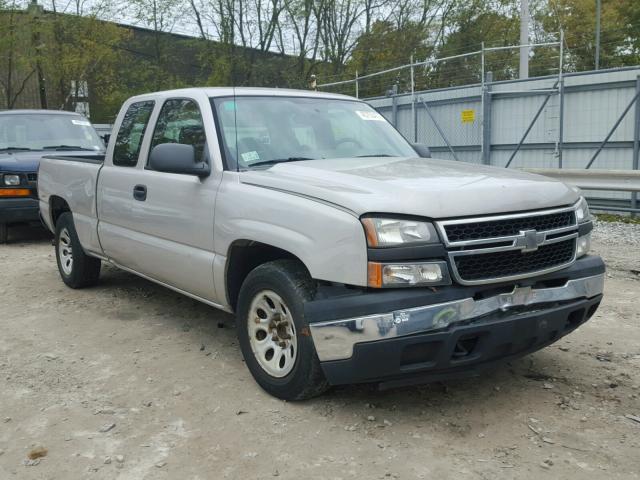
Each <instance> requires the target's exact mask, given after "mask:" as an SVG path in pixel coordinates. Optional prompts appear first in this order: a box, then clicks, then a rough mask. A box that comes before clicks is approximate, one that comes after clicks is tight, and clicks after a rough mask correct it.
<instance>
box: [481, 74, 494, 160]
mask: <svg viewBox="0 0 640 480" xmlns="http://www.w3.org/2000/svg"><path fill="white" fill-rule="evenodd" d="M486 75H487V81H486V83H485V84H484V88H483V90H482V163H484V164H485V165H491V82H493V72H487V74H486Z"/></svg>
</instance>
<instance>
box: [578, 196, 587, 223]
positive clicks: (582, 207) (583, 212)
mask: <svg viewBox="0 0 640 480" xmlns="http://www.w3.org/2000/svg"><path fill="white" fill-rule="evenodd" d="M576 220H577V221H578V223H585V222H588V221H589V220H591V213H589V205H588V204H587V201H586V200H585V198H584V197H580V202H579V203H578V206H577V207H576Z"/></svg>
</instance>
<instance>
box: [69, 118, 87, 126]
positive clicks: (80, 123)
mask: <svg viewBox="0 0 640 480" xmlns="http://www.w3.org/2000/svg"><path fill="white" fill-rule="evenodd" d="M71 123H73V124H74V125H81V126H83V127H90V126H91V122H88V121H87V120H71Z"/></svg>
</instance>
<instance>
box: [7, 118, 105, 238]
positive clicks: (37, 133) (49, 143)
mask: <svg viewBox="0 0 640 480" xmlns="http://www.w3.org/2000/svg"><path fill="white" fill-rule="evenodd" d="M87 151H91V152H103V151H104V143H103V142H102V140H101V139H100V137H99V136H98V134H97V133H96V131H95V130H94V128H93V126H92V125H91V123H90V122H89V121H88V120H87V119H86V118H85V117H83V116H82V115H80V114H78V113H72V112H63V111H57V110H7V111H3V112H0V243H5V242H6V241H7V237H8V230H9V225H12V224H17V223H31V222H39V221H40V212H39V208H38V192H37V181H38V166H39V165H40V159H41V158H42V157H43V156H45V155H55V153H54V152H64V155H65V156H73V155H86V154H87Z"/></svg>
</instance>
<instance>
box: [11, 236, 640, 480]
mask: <svg viewBox="0 0 640 480" xmlns="http://www.w3.org/2000/svg"><path fill="white" fill-rule="evenodd" d="M607 229H613V230H611V232H609V230H607ZM595 234H596V239H595V245H594V249H595V251H596V252H598V253H600V254H601V255H603V256H604V258H605V259H606V261H607V264H608V266H609V271H608V279H607V284H606V297H605V301H604V302H603V305H602V307H601V309H600V310H599V312H598V314H597V315H596V316H595V317H594V318H593V319H592V320H591V321H590V322H589V323H587V324H586V325H584V326H583V327H581V328H580V329H579V330H578V331H577V332H575V333H574V334H572V335H570V336H569V337H567V338H565V339H564V340H562V341H560V342H559V343H556V344H555V345H553V346H551V347H549V348H547V349H545V350H543V351H541V352H538V353H536V354H534V355H531V356H529V357H526V358H524V359H522V360H519V361H516V362H514V363H512V364H511V365H505V366H504V367H503V368H500V369H499V370H497V371H495V372H493V373H491V374H489V375H487V376H485V377H484V378H480V379H474V380H466V381H458V382H450V383H447V384H434V385H429V386H424V387H413V388H405V389H400V390H393V391H388V392H383V393H380V392H377V391H376V390H375V389H373V388H371V387H366V386H357V387H346V388H339V389H335V390H333V391H331V392H329V393H328V394H325V395H324V396H323V397H321V398H318V399H315V400H312V401H308V402H305V403H285V402H282V401H279V400H276V399H274V398H272V397H269V396H268V395H266V394H265V393H263V392H262V391H261V390H260V389H259V388H258V387H257V386H256V384H255V383H254V382H253V380H252V378H251V377H250V375H249V372H248V371H247V369H246V368H245V366H244V364H243V362H242V358H241V356H240V353H239V351H238V347H237V344H236V339H235V333H234V329H233V318H232V317H231V316H229V315H227V314H223V313H220V312H218V311H216V310H214V309H212V308H209V307H207V306H204V305H201V304H198V303H196V302H194V301H192V300H190V299H187V298H185V297H182V296H180V295H178V294H175V293H173V292H171V291H169V290H166V289H164V288H162V287H158V286H156V285H154V284H152V283H149V282H147V281H144V280H141V279H139V278H136V277H135V276H133V275H130V274H127V273H124V272H121V271H118V270H116V269H114V268H110V267H106V268H104V270H103V275H102V282H101V284H100V286H98V287H96V288H92V289H88V290H83V291H74V290H70V289H68V288H66V287H65V286H64V285H63V283H62V282H61V281H60V279H59V277H58V272H57V270H56V267H55V258H54V256H53V249H52V247H51V246H50V244H49V242H48V239H47V237H46V236H44V235H43V234H42V233H41V232H39V231H38V230H33V229H26V228H25V229H22V230H19V231H17V236H14V238H13V241H12V242H11V243H10V244H8V245H3V246H0V267H1V268H0V479H2V480H4V479H12V478H18V479H61V480H72V479H79V478H83V479H84V478H89V479H93V478H95V479H116V478H117V479H120V480H124V479H133V480H139V479H173V478H176V479H185V480H186V479H219V478H231V479H254V478H274V477H280V478H291V479H298V478H323V479H324V478H326V479H349V478H363V479H375V478H402V479H413V478H456V479H466V478H486V479H502V478H504V479H512V478H594V479H596V478H597V479H601V478H603V477H606V478H608V479H617V478H625V479H627V478H640V448H639V447H640V423H637V422H636V421H634V420H633V419H632V418H628V417H626V415H631V416H633V415H635V416H637V417H640V325H639V321H640V301H639V300H638V297H639V296H640V253H639V251H640V226H624V225H604V226H603V225H598V227H597V228H596V232H595ZM35 447H44V448H46V449H47V450H48V454H47V455H46V456H45V457H43V458H40V459H37V460H35V461H32V462H31V463H34V464H35V465H31V466H29V465H25V463H29V462H26V460H27V458H28V454H29V452H30V451H31V450H32V449H33V448H35Z"/></svg>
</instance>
